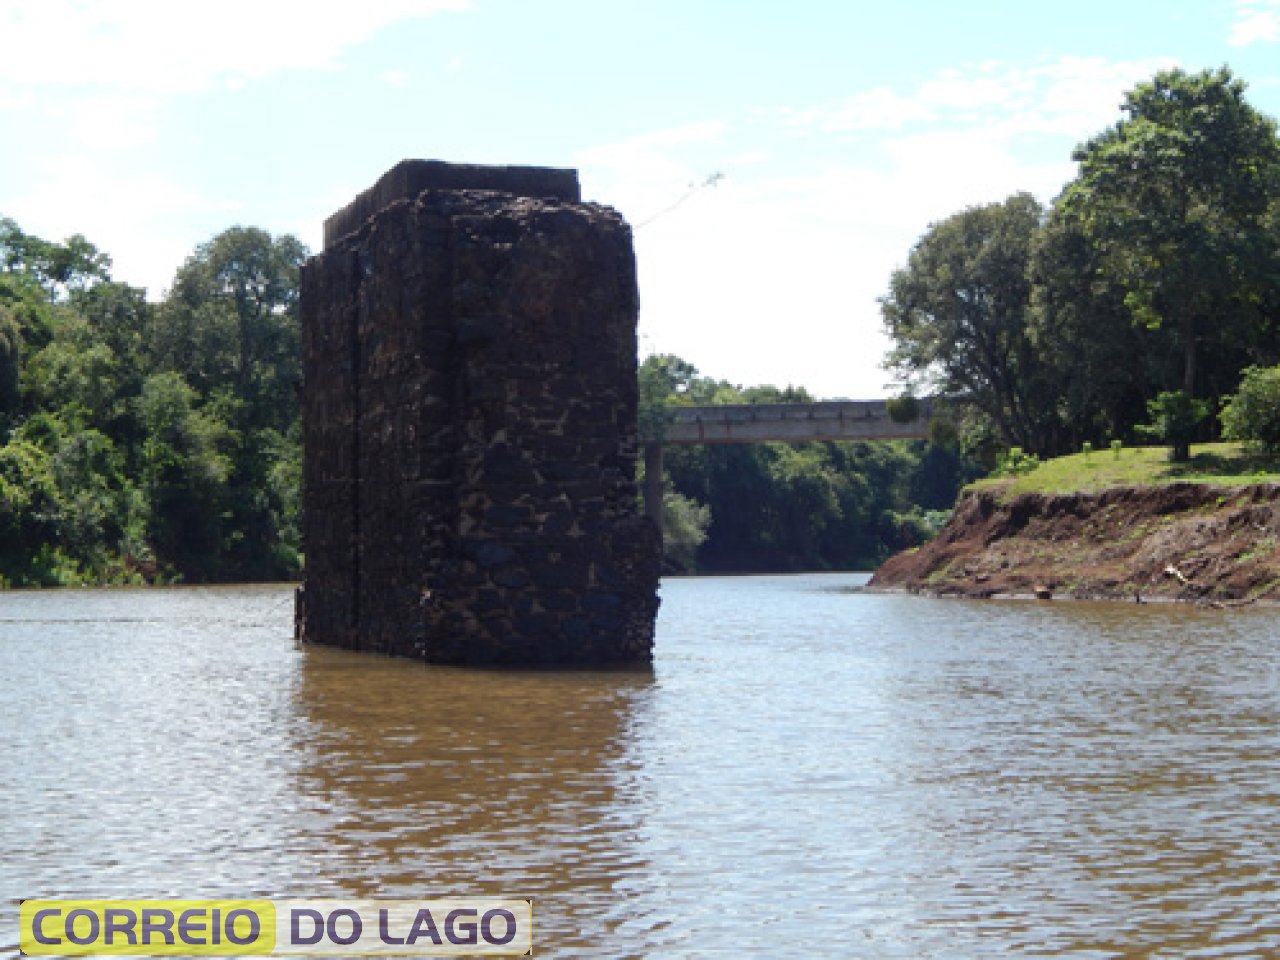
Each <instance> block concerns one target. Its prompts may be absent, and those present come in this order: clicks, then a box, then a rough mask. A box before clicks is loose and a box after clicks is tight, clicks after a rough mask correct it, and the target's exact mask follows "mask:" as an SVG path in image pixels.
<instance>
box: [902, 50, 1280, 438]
mask: <svg viewBox="0 0 1280 960" xmlns="http://www.w3.org/2000/svg"><path fill="white" fill-rule="evenodd" d="M1245 90H1246V87H1245V84H1244V83H1243V82H1242V81H1240V80H1239V79H1238V78H1236V77H1235V76H1234V75H1233V74H1232V73H1231V71H1230V70H1229V69H1228V68H1225V67H1224V68H1222V69H1219V70H1215V71H1204V72H1201V73H1187V72H1185V71H1182V70H1169V71H1164V72H1161V73H1158V74H1157V75H1156V76H1155V77H1153V78H1152V79H1151V80H1150V81H1147V82H1145V83H1141V84H1139V85H1137V86H1136V87H1135V88H1134V89H1133V90H1131V91H1130V92H1129V93H1128V94H1126V96H1125V100H1124V103H1123V105H1122V108H1121V110H1122V116H1121V118H1120V119H1119V120H1118V121H1117V122H1116V123H1115V124H1114V125H1113V126H1111V127H1109V128H1108V129H1106V130H1103V131H1101V132H1100V133H1098V134H1097V135H1095V136H1094V137H1093V138H1092V139H1090V140H1088V141H1086V142H1085V143H1083V144H1081V145H1080V146H1079V147H1078V148H1077V149H1076V151H1075V153H1074V159H1075V160H1076V161H1077V162H1078V164H1079V168H1078V172H1077V175H1076V177H1075V178H1074V179H1073V180H1072V181H1071V182H1070V183H1068V184H1067V185H1066V187H1065V188H1064V190H1063V191H1062V193H1061V194H1060V195H1059V197H1058V198H1057V199H1056V200H1055V201H1054V203H1053V204H1052V206H1051V207H1050V208H1049V209H1048V210H1042V209H1040V207H1039V205H1038V204H1036V202H1035V201H1034V200H1033V199H1032V198H1030V197H1028V196H1027V195H1025V194H1014V195H1013V196H1011V197H1010V198H1009V199H1008V200H1006V201H1005V202H1003V203H1000V204H988V205H986V206H983V207H975V208H971V209H969V210H965V211H962V212H960V213H957V214H954V215H953V216H951V217H949V218H947V219H945V220H943V221H941V222H940V223H937V224H934V225H932V226H931V227H929V229H928V230H927V231H926V232H925V234H924V236H923V237H922V239H921V240H920V242H919V243H918V244H917V245H916V247H915V248H914V249H913V250H912V251H911V254H910V256H909V258H908V262H907V265H906V266H905V267H904V268H903V269H901V270H899V271H897V272H895V273H894V275H893V277H892V278H891V280H890V285H889V293H888V294H887V295H886V296H885V298H884V299H883V301H882V313H883V316H884V321H885V324H886V328H887V329H888V332H889V334H890V336H891V337H892V338H893V341H894V346H893V349H892V351H891V352H890V354H889V356H888V358H887V361H886V365H887V366H888V367H889V368H890V369H891V370H893V371H894V372H895V373H896V374H897V375H898V376H899V378H900V379H901V380H902V381H903V382H904V383H906V384H908V385H919V384H921V383H923V384H927V385H930V386H933V387H935V388H937V389H941V390H944V391H947V392H954V393H958V394H964V395H965V396H967V398H968V400H969V402H970V404H971V406H972V408H973V409H974V411H975V412H976V413H977V415H978V416H979V417H980V418H981V419H983V420H985V421H986V423H987V424H988V425H989V426H990V428H991V429H992V430H993V431H995V432H996V433H997V434H998V435H999V437H1000V438H1001V439H1002V441H1003V443H1004V444H1005V445H1006V446H1018V447H1022V448H1025V449H1027V450H1031V451H1035V452H1037V453H1040V454H1053V453H1060V452H1064V451H1065V450H1068V449H1071V448H1072V447H1073V446H1075V445H1078V444H1080V443H1081V442H1083V441H1091V442H1096V441H1106V440H1109V439H1122V440H1127V439H1132V438H1134V437H1139V436H1143V435H1144V433H1143V430H1144V429H1145V430H1146V431H1147V434H1150V433H1151V430H1153V429H1155V428H1156V427H1158V423H1157V424H1154V425H1152V424H1143V422H1142V421H1143V419H1144V417H1147V416H1150V415H1152V414H1150V411H1151V410H1159V411H1162V412H1161V413H1160V416H1159V417H1158V418H1157V420H1158V421H1159V422H1160V423H1163V422H1166V421H1168V417H1166V416H1165V414H1166V413H1167V412H1168V411H1169V410H1174V409H1177V410H1184V411H1193V410H1201V409H1203V407H1202V405H1200V404H1199V403H1196V402H1192V401H1195V400H1197V398H1206V399H1207V400H1208V401H1209V402H1210V404H1212V403H1213V402H1214V401H1217V400H1219V399H1220V398H1222V397H1223V396H1225V395H1226V394H1228V393H1229V392H1230V391H1231V390H1233V389H1234V387H1235V385H1236V383H1237V382H1238V380H1239V377H1240V372H1241V370H1242V369H1243V368H1244V367H1246V366H1248V365H1250V364H1268V363H1275V362H1276V360H1277V359H1280V357H1277V352H1278V351H1280V339H1278V336H1277V334H1280V230H1278V229H1277V224H1278V223H1280V141H1278V140H1277V137H1276V124H1275V121H1274V120H1272V119H1271V118H1270V117H1267V116H1265V115H1263V114H1261V113H1259V112H1258V111H1257V110H1256V109H1254V108H1253V107H1252V106H1251V105H1250V104H1249V103H1248V101H1247V99H1246V98H1245ZM1174 393H1178V394H1181V396H1182V398H1183V399H1179V398H1178V397H1176V396H1172V394H1174ZM1166 394H1168V395H1169V396H1166V397H1165V398H1164V399H1160V398H1161V397H1162V396H1164V395H1166ZM1153 405H1154V406H1153ZM1160 418H1163V419H1160ZM1176 419H1178V422H1179V424H1180V425H1181V426H1186V423H1189V422H1192V421H1194V423H1195V424H1197V425H1194V426H1193V427H1190V428H1188V430H1191V431H1193V432H1194V431H1198V432H1201V433H1203V432H1205V431H1210V430H1212V425H1213V423H1214V420H1213V418H1210V417H1201V418H1193V417H1180V418H1176ZM1188 430H1183V429H1179V430H1177V431H1174V433H1176V434H1177V436H1178V437H1179V439H1178V440H1177V441H1176V442H1173V441H1171V444H1172V446H1173V448H1174V451H1175V452H1176V453H1185V451H1186V450H1187V433H1188ZM1157 432H1158V431H1157ZM1171 436H1172V434H1171Z"/></svg>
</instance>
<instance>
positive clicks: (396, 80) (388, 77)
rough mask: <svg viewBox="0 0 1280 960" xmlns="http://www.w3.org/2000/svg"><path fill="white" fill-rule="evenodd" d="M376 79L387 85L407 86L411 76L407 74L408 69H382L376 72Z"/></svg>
mask: <svg viewBox="0 0 1280 960" xmlns="http://www.w3.org/2000/svg"><path fill="white" fill-rule="evenodd" d="M378 79H379V80H381V81H382V82H383V83H385V84H386V85H387V86H389V87H400V88H403V87H407V86H409V84H410V83H411V82H412V80H413V78H412V77H410V76H409V71H408V70H384V71H382V73H380V74H378Z"/></svg>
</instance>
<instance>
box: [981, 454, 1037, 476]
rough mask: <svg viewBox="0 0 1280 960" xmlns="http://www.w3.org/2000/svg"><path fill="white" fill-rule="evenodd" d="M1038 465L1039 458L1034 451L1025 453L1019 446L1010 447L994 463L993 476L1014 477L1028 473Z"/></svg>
mask: <svg viewBox="0 0 1280 960" xmlns="http://www.w3.org/2000/svg"><path fill="white" fill-rule="evenodd" d="M1038 466H1040V458H1039V457H1037V456H1036V455H1035V454H1034V453H1026V452H1024V451H1023V449H1022V448H1021V447H1010V448H1009V449H1008V450H1006V451H1005V452H1004V454H1003V455H1001V457H1000V460H999V462H997V463H996V468H995V470H994V471H993V476H997V477H1016V476H1018V475H1019V474H1023V473H1030V472H1031V471H1032V470H1034V469H1035V468H1036V467H1038Z"/></svg>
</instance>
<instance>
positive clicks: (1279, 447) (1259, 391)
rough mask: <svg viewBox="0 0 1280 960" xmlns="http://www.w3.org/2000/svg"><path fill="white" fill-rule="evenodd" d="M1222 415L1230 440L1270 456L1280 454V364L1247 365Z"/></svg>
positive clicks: (1225, 430)
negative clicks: (1240, 441) (1240, 442)
mask: <svg viewBox="0 0 1280 960" xmlns="http://www.w3.org/2000/svg"><path fill="white" fill-rule="evenodd" d="M1221 417H1222V427H1223V433H1224V434H1225V435H1226V437H1227V439H1229V440H1242V441H1244V444H1245V446H1246V447H1248V448H1249V449H1251V450H1254V451H1256V452H1258V453H1262V454H1266V455H1268V456H1276V455H1277V454H1280V367H1248V368H1246V369H1245V371H1244V372H1243V373H1242V374H1241V377H1240V389H1239V390H1238V391H1237V392H1236V394H1235V395H1234V396H1232V397H1229V398H1228V400H1227V405H1226V406H1225V407H1223V409H1222V413H1221Z"/></svg>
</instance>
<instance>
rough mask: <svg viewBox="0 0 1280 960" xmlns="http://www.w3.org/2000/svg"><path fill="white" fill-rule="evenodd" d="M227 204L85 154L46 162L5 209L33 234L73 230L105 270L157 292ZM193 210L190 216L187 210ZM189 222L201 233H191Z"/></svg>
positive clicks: (219, 220)
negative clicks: (108, 259) (106, 257)
mask: <svg viewBox="0 0 1280 960" xmlns="http://www.w3.org/2000/svg"><path fill="white" fill-rule="evenodd" d="M233 210H234V205H233V204H229V203H218V202H211V201H209V200H206V199H203V198H201V197H199V196H197V195H195V194H194V193H192V192H191V191H189V190H186V189H184V188H183V187H181V186H179V185H177V184H175V183H173V182H172V181H170V180H167V179H165V178H162V177H157V176H152V175H147V174H130V173H126V174H120V173H116V172H113V171H110V170H107V169H104V168H103V167H102V165H101V164H100V163H99V162H97V161H95V160H92V159H89V158H81V159H72V158H64V159H61V160H57V161H53V162H51V163H50V164H49V165H48V166H47V168H46V176H45V177H44V179H42V180H41V181H40V182H38V183H35V184H33V185H32V186H31V189H30V190H28V191H27V192H26V193H25V194H24V195H23V196H22V197H19V198H15V199H14V200H13V201H12V202H11V203H10V204H9V205H8V207H7V209H6V213H7V214H8V215H10V216H12V217H13V218H14V219H15V220H17V221H18V222H19V223H21V224H22V227H23V229H24V230H27V231H29V232H31V233H33V234H35V235H37V236H42V237H47V238H49V239H57V240H61V239H64V238H66V237H68V236H70V235H71V234H73V233H80V234H83V235H84V236H86V237H88V239H89V240H90V241H91V242H92V243H94V244H96V245H97V246H98V248H99V249H101V250H105V251H107V252H108V253H110V254H111V255H112V257H113V260H114V264H113V268H112V275H113V276H115V277H116V278H117V279H120V280H124V281H126V282H128V283H132V284H134V285H135V286H143V287H146V288H147V289H148V291H149V293H150V295H151V296H152V298H155V297H158V296H159V295H160V293H161V292H162V291H163V290H164V289H165V288H167V287H168V285H169V283H170V281H172V279H173V272H174V271H175V270H176V269H177V267H178V265H179V264H181V263H182V262H183V260H184V259H185V258H186V257H187V256H189V255H190V253H191V251H192V250H193V249H194V247H195V244H196V243H198V242H202V241H203V240H205V239H207V238H208V235H209V234H211V233H213V232H214V229H216V228H217V227H222V226H225V225H226V222H227V219H228V216H229V213H230V211H233ZM193 215H194V217H193ZM184 228H185V229H186V230H190V229H193V228H194V229H197V230H200V229H203V230H205V231H206V233H204V234H202V235H200V236H190V235H188V234H187V233H184Z"/></svg>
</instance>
